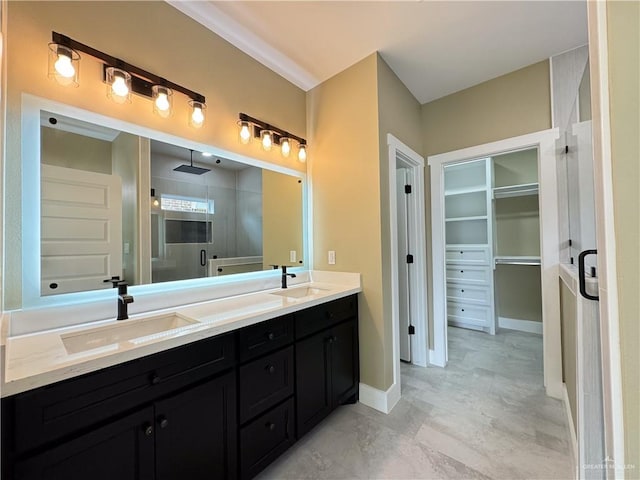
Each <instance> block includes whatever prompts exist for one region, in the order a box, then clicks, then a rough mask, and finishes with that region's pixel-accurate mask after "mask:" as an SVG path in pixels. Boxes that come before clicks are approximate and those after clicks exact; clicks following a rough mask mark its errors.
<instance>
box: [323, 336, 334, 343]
mask: <svg viewBox="0 0 640 480" xmlns="http://www.w3.org/2000/svg"><path fill="white" fill-rule="evenodd" d="M324 341H325V342H327V343H333V337H327V338H326V339H325V340H324Z"/></svg>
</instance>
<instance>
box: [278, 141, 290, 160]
mask: <svg viewBox="0 0 640 480" xmlns="http://www.w3.org/2000/svg"><path fill="white" fill-rule="evenodd" d="M280 152H282V156H283V157H285V158H288V157H289V154H290V153H291V139H289V137H280Z"/></svg>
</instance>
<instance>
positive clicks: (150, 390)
mask: <svg viewBox="0 0 640 480" xmlns="http://www.w3.org/2000/svg"><path fill="white" fill-rule="evenodd" d="M234 343H235V342H234V338H233V335H221V336H219V337H214V338H210V339H205V340H201V341H199V342H196V343H192V344H189V345H184V346H180V347H177V348H174V349H171V350H168V351H165V352H160V353H156V354H154V355H150V356H147V357H143V358H140V359H136V360H132V361H129V362H126V363H123V364H120V365H116V366H113V367H109V368H105V369H103V370H99V371H97V372H92V373H88V374H86V375H82V376H80V377H77V378H73V379H69V380H65V381H62V382H59V383H55V384H52V385H49V386H45V387H42V388H38V389H36V390H31V391H29V392H25V393H21V394H18V395H16V396H15V397H13V398H12V399H11V400H12V402H13V406H12V408H11V410H13V413H14V419H15V423H14V434H13V440H14V442H15V451H16V452H23V451H27V450H29V449H32V448H34V447H38V446H40V445H44V444H46V443H48V442H51V441H53V440H56V439H59V438H62V437H64V436H67V435H70V434H73V433H75V432H79V431H81V430H83V429H86V428H88V427H90V426H92V425H96V424H99V423H100V422H103V421H105V420H107V419H109V418H111V417H114V416H117V415H119V414H121V413H123V412H126V411H129V410H131V409H132V408H135V407H137V406H139V405H142V404H144V403H146V402H149V401H152V400H154V399H156V398H158V397H160V396H162V395H165V394H168V393H171V392H173V391H175V390H178V389H180V388H183V387H185V386H187V385H189V384H192V383H195V382H198V381H200V380H202V379H204V378H207V377H210V376H212V375H215V374H216V373H218V372H221V371H223V370H225V369H227V368H230V367H232V366H233V365H234V363H235V350H234Z"/></svg>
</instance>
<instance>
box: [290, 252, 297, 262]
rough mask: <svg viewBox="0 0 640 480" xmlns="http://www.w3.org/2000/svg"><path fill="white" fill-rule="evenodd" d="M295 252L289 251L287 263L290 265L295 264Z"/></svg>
mask: <svg viewBox="0 0 640 480" xmlns="http://www.w3.org/2000/svg"><path fill="white" fill-rule="evenodd" d="M296 257H297V255H296V251H295V250H289V261H290V262H291V263H296Z"/></svg>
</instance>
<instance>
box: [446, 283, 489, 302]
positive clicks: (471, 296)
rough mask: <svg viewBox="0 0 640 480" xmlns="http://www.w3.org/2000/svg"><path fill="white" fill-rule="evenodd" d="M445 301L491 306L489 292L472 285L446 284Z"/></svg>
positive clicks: (486, 289) (487, 289)
mask: <svg viewBox="0 0 640 480" xmlns="http://www.w3.org/2000/svg"><path fill="white" fill-rule="evenodd" d="M447 301H455V302H464V303H473V304H479V305H491V290H490V289H489V287H482V286H477V285H472V284H464V283H448V284H447Z"/></svg>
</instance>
